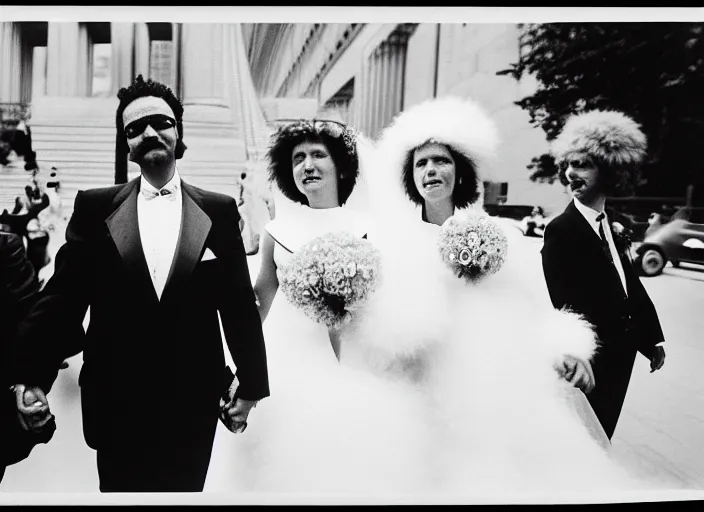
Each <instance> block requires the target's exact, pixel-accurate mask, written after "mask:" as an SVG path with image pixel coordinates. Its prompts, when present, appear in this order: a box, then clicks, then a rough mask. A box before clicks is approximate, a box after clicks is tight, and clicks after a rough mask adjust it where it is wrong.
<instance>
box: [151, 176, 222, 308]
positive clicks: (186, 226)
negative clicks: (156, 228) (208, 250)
mask: <svg viewBox="0 0 704 512" xmlns="http://www.w3.org/2000/svg"><path fill="white" fill-rule="evenodd" d="M181 188H182V191H183V194H182V196H183V213H182V216H181V232H180V233H179V241H178V245H177V247H176V254H175V255H174V260H173V263H172V265H171V270H170V271H169V277H168V279H167V280H166V285H165V287H164V293H163V294H162V297H161V300H162V302H164V301H165V300H166V299H167V298H168V297H169V296H170V295H172V294H173V293H174V290H176V289H178V287H179V284H180V283H182V282H183V281H184V280H185V278H187V277H188V276H189V275H190V274H191V272H193V269H194V268H195V266H196V264H197V263H198V261H199V259H200V256H201V253H202V252H203V247H204V245H205V241H206V239H207V238H208V234H209V233H210V228H211V226H212V224H213V222H212V221H211V220H210V217H208V215H207V214H206V213H205V212H204V211H203V209H202V208H201V205H200V204H199V203H201V199H200V196H199V194H198V193H197V191H196V190H195V189H194V188H193V187H191V186H190V185H188V184H187V183H184V182H183V181H181ZM201 204H202V203H201Z"/></svg>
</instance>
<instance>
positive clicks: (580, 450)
mask: <svg viewBox="0 0 704 512" xmlns="http://www.w3.org/2000/svg"><path fill="white" fill-rule="evenodd" d="M376 228H377V238H376V243H377V245H378V246H379V247H380V249H381V250H382V253H383V255H384V258H383V267H382V268H383V275H384V279H383V285H382V287H381V288H380V289H379V290H378V291H377V292H376V293H375V294H374V295H373V296H372V298H371V299H370V301H369V302H368V303H367V306H366V308H365V309H364V311H363V312H362V314H360V315H359V316H358V317H357V319H356V321H355V322H354V324H353V325H352V326H351V328H350V329H349V332H348V333H347V338H346V343H348V344H349V345H354V346H357V347H358V350H357V351H356V352H355V353H356V354H361V355H362V357H361V359H360V360H359V361H357V363H356V365H358V366H360V367H376V368H377V371H379V372H382V373H383V372H384V368H385V367H386V363H387V362H388V361H393V360H394V359H397V358H399V357H401V358H406V359H407V358H408V357H409V355H415V358H416V359H417V360H419V361H421V362H420V363H419V364H417V365H416V366H417V367H420V368H422V372H421V373H422V377H421V378H420V380H421V382H422V384H421V389H422V390H423V399H422V400H423V401H422V404H423V405H422V406H420V407H419V412H422V411H425V412H426V415H427V422H426V423H427V424H428V429H429V430H428V432H427V433H428V435H429V437H430V443H431V445H432V448H431V449H430V453H431V456H430V458H429V459H428V461H427V464H428V466H429V473H430V474H431V475H432V479H431V486H432V491H431V492H432V493H437V496H451V495H456V496H477V495H491V496H493V497H497V496H501V497H505V496H509V495H510V493H512V492H513V493H518V494H522V493H555V492H573V491H582V492H588V493H589V492H598V491H606V492H608V491H632V490H638V489H645V488H647V487H648V485H647V484H646V483H645V482H641V481H638V480H637V479H635V478H633V477H632V476H631V474H630V472H629V471H627V470H626V469H625V468H624V467H622V466H621V465H619V464H618V463H617V462H615V461H614V460H613V459H612V457H611V456H610V454H609V451H608V446H609V443H608V439H607V438H606V436H605V434H604V432H603V429H601V426H600V425H599V423H598V420H597V419H596V416H595V415H594V413H593V411H592V410H591V407H590V406H589V404H588V402H587V401H586V398H585V397H584V396H583V395H582V393H581V392H579V391H577V390H575V389H574V388H572V387H571V386H570V385H569V384H568V383H566V382H565V381H562V380H560V379H559V378H558V375H557V373H556V371H555V370H554V369H553V365H554V363H556V362H557V361H559V360H560V357H561V355H562V354H566V353H570V354H573V355H576V356H578V357H581V358H585V359H586V358H589V356H590V355H591V353H592V352H593V350H594V348H595V347H594V338H593V334H592V331H591V330H590V329H589V328H588V327H587V326H586V325H585V324H584V323H583V322H582V321H581V320H580V319H579V318H578V317H576V316H575V315H572V314H566V313H563V312H560V311H555V310H554V309H553V308H552V306H551V305H550V303H549V301H548V300H547V297H542V296H540V293H539V291H538V290H536V288H535V283H534V282H531V280H530V279H529V278H528V277H527V274H528V272H526V268H525V267H526V262H525V261H524V260H523V259H522V258H523V253H522V252H523V251H522V250H521V248H520V244H521V241H520V239H519V238H518V237H517V236H512V235H513V234H512V233H510V232H508V230H506V229H504V231H505V232H506V234H507V235H509V236H508V239H509V249H508V258H507V261H506V263H505V264H504V266H503V267H502V269H501V270H500V271H499V272H498V273H496V274H494V275H491V276H489V277H487V278H485V279H484V280H483V281H481V282H479V283H478V284H474V285H470V284H468V283H465V282H464V281H463V280H460V279H458V278H457V277H455V276H454V274H453V273H452V272H451V271H450V270H449V269H448V268H446V267H445V266H444V263H443V262H442V261H441V259H440V257H439V254H438V250H437V238H438V234H439V231H440V228H439V227H438V226H435V225H432V224H427V223H424V222H421V221H420V220H419V219H417V220H414V221H410V222H409V221H407V220H402V219H401V218H400V217H399V218H397V219H395V221H394V222H388V223H384V224H383V225H381V224H377V226H376ZM516 233H518V231H517V230H516ZM374 240H375V239H374V238H372V241H374ZM403 377H407V375H406V376H403ZM403 377H401V378H403ZM546 496H550V494H546ZM594 496H596V495H594Z"/></svg>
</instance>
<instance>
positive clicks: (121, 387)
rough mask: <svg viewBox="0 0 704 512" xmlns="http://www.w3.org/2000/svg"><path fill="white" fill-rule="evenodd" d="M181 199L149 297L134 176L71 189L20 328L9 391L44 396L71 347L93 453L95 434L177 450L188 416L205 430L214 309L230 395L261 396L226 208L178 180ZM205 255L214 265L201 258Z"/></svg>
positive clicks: (210, 406)
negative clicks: (160, 442) (175, 232)
mask: <svg viewBox="0 0 704 512" xmlns="http://www.w3.org/2000/svg"><path fill="white" fill-rule="evenodd" d="M182 191H183V217H182V224H181V232H180V236H179V242H178V245H177V248H176V253H175V256H174V260H173V263H172V267H171V271H170V274H169V277H168V280H167V282H166V286H165V288H164V291H163V294H162V297H161V300H159V299H158V297H157V294H156V291H155V290H154V287H153V285H152V281H151V278H150V276H149V270H148V267H147V263H146V260H145V257H144V253H143V250H142V244H141V240H140V234H139V225H138V222H137V196H138V193H139V178H137V179H135V180H132V181H131V182H130V183H128V184H125V185H118V186H114V187H109V188H100V189H93V190H87V191H81V192H79V193H78V195H77V197H76V201H75V208H74V213H73V216H72V218H71V220H70V222H69V225H68V228H67V231H66V244H65V245H64V246H63V247H62V248H61V249H60V250H59V252H58V254H57V256H56V270H55V273H54V275H53V276H52V278H51V279H50V280H49V282H48V283H47V285H46V288H45V289H44V291H43V293H42V294H41V298H40V299H39V300H38V302H37V304H36V305H35V307H34V308H33V309H32V310H31V312H30V313H29V315H28V317H27V319H26V320H25V322H24V323H23V324H22V325H21V326H20V330H19V336H18V342H17V344H16V346H15V354H14V367H15V368H14V376H13V377H14V381H15V382H17V383H24V384H28V385H40V386H42V387H43V388H48V387H49V386H50V385H51V383H52V382H53V380H54V379H55V378H56V374H57V368H58V367H59V365H60V364H61V362H62V361H63V360H64V359H65V358H66V357H67V356H70V355H73V354H75V353H77V352H78V351H79V350H82V351H83V368H82V369H81V374H80V377H79V384H80V387H81V399H82V408H83V420H84V435H85V437H86V441H87V443H88V445H89V446H91V447H93V448H99V447H100V446H101V443H102V440H103V439H105V436H106V435H108V436H109V438H110V439H111V441H110V444H111V445H112V446H113V447H114V446H115V442H116V440H117V439H118V438H123V440H124V442H125V446H128V445H129V444H130V439H132V440H134V439H135V438H137V437H138V436H140V438H141V437H147V438H148V437H149V436H150V435H154V436H164V435H167V436H169V435H170V436H171V437H172V438H173V440H174V442H180V443H188V439H186V438H184V436H181V437H180V438H179V432H180V428H181V425H183V424H184V423H185V422H187V421H191V419H193V418H207V422H205V423H204V425H205V424H206V423H207V427H204V428H207V429H211V428H212V431H213V433H214V429H215V426H214V424H213V423H212V419H213V418H217V415H218V407H219V398H220V396H221V395H222V394H223V392H224V387H225V383H224V381H223V379H224V378H225V372H224V370H225V359H224V354H223V350H222V341H221V337H220V328H219V322H218V312H219V313H220V317H221V320H222V327H223V331H224V334H225V338H226V342H227V346H228V348H229V350H230V354H231V355H232V359H233V361H234V363H235V365H236V367H237V378H238V380H239V383H240V387H239V394H238V396H240V397H241V398H243V399H249V400H259V399H262V398H264V397H266V396H268V395H269V385H268V376H267V365H266V353H265V347H264V339H263V335H262V329H261V322H260V319H259V314H258V312H257V307H256V304H255V297H254V292H253V290H252V285H251V281H250V275H249V271H248V267H247V260H246V256H245V252H244V247H243V243H242V238H241V236H240V232H239V228H238V225H239V220H240V216H239V213H238V211H237V206H236V203H235V200H234V199H232V198H230V197H228V196H225V195H222V194H217V193H212V192H208V191H205V190H201V189H199V188H196V187H193V186H191V185H188V184H187V183H185V182H182ZM206 248H207V249H210V250H211V251H212V252H213V253H214V254H215V256H216V259H214V260H209V261H201V258H202V256H203V253H204V252H205V250H206ZM89 306H90V324H89V327H88V330H87V332H86V333H85V336H80V337H78V339H77V337H76V336H75V334H72V333H75V332H76V331H75V329H76V326H80V325H81V324H82V322H83V319H84V317H85V314H86V311H87V308H88V307H89ZM81 334H82V331H81ZM147 418H157V419H161V421H162V422H165V423H160V427H159V428H156V423H159V422H156V423H155V422H150V421H149V420H147ZM166 419H168V421H166ZM130 432H131V433H132V435H130V434H129V433H130ZM208 432H209V430H208ZM182 433H183V432H182ZM208 435H209V434H208ZM208 435H206V436H205V437H208ZM118 444H120V443H118ZM208 457H209V451H208Z"/></svg>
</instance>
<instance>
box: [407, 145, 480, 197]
mask: <svg viewBox="0 0 704 512" xmlns="http://www.w3.org/2000/svg"><path fill="white" fill-rule="evenodd" d="M431 143H435V141H433V140H432V139H431V140H429V141H428V142H426V143H425V144H421V145H420V146H418V147H416V148H414V149H412V150H411V151H409V152H408V153H407V154H406V159H405V161H404V163H403V171H402V174H401V179H402V180H403V187H404V189H405V190H406V195H407V196H408V197H409V198H410V200H411V201H413V202H414V203H416V204H417V205H419V206H423V204H424V203H425V201H424V199H423V197H422V196H421V195H420V192H419V191H418V187H416V183H415V181H414V180H413V156H414V155H415V152H416V151H417V150H418V149H420V148H422V147H423V146H425V145H427V144H431ZM437 144H442V145H443V146H445V147H446V148H447V150H448V151H449V152H450V156H451V157H452V160H453V161H454V163H455V187H454V189H453V191H452V204H453V205H454V206H455V208H466V207H467V206H469V205H470V204H472V203H474V202H475V201H476V200H477V199H479V185H480V184H479V176H478V175H477V167H476V164H475V163H474V162H473V161H472V160H471V159H470V158H469V157H466V156H465V155H463V154H462V153H460V152H459V151H456V150H455V149H453V148H452V146H450V145H449V144H443V143H442V142H437Z"/></svg>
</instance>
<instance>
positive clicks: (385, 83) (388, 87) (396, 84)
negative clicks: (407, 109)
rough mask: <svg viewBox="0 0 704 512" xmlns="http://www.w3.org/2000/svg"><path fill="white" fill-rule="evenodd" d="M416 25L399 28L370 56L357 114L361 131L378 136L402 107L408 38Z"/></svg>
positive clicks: (362, 78)
mask: <svg viewBox="0 0 704 512" xmlns="http://www.w3.org/2000/svg"><path fill="white" fill-rule="evenodd" d="M413 30H415V26H413V25H410V26H409V25H399V27H398V28H397V29H396V30H395V31H394V32H392V33H391V35H390V36H389V37H388V38H387V39H386V40H385V41H384V42H382V43H381V44H380V45H379V46H378V47H377V48H376V49H375V50H374V51H373V52H372V53H371V55H370V56H369V58H368V59H367V62H366V63H365V65H364V66H363V69H362V74H361V76H360V78H361V80H360V85H361V87H360V90H359V95H358V94H355V96H356V99H355V102H356V103H358V106H357V112H358V113H359V114H360V115H361V118H360V119H358V121H359V127H360V129H361V130H362V131H363V132H364V133H366V134H367V135H369V136H370V137H376V136H378V135H379V134H380V133H381V131H382V130H383V129H384V128H385V127H386V126H388V124H389V123H390V122H391V120H392V119H393V118H394V116H395V115H396V114H398V113H399V112H400V111H401V110H402V108H403V89H404V75H405V69H406V48H407V45H408V38H409V36H410V35H411V34H412V33H413Z"/></svg>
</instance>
